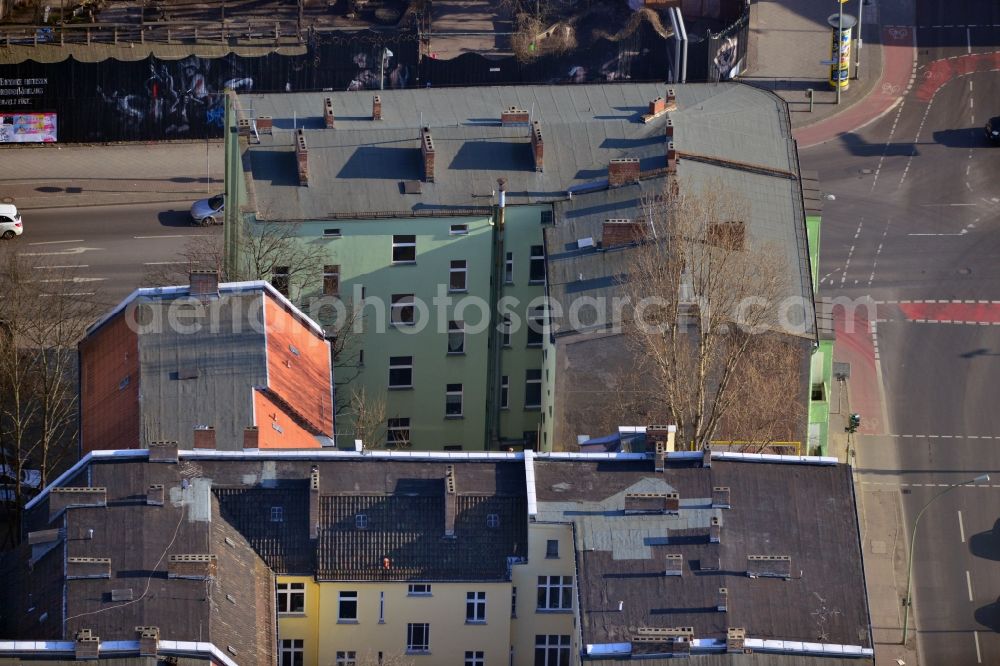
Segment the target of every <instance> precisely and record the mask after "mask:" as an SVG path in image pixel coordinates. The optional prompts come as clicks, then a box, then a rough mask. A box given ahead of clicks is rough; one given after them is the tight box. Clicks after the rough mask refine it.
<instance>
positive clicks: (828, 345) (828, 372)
mask: <svg viewBox="0 0 1000 666" xmlns="http://www.w3.org/2000/svg"><path fill="white" fill-rule="evenodd" d="M820 223H821V218H820V216H819V215H818V214H810V213H807V214H806V234H807V237H808V241H809V264H810V266H811V268H812V285H813V293H817V294H818V293H819V245H820V227H821V224H820ZM833 342H834V341H833V337H832V335H824V334H823V325H822V322H820V335H819V343H818V346H817V347H816V349H815V350H814V351H813V355H812V359H811V361H810V370H809V387H810V399H809V440H808V450H805V451H803V453H805V454H813V453H818V454H820V455H826V454H827V451H828V447H829V441H830V437H829V436H830V390H831V388H832V382H833Z"/></svg>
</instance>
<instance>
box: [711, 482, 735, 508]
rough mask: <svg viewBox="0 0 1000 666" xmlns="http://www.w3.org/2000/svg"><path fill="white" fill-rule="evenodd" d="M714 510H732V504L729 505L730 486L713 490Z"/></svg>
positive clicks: (717, 487)
mask: <svg viewBox="0 0 1000 666" xmlns="http://www.w3.org/2000/svg"><path fill="white" fill-rule="evenodd" d="M712 508H713V509H731V508H732V504H730V503H729V486H715V487H713V488H712Z"/></svg>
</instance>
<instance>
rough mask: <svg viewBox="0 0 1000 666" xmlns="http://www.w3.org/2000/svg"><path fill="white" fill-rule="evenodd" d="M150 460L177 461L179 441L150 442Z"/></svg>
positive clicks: (152, 461) (156, 461)
mask: <svg viewBox="0 0 1000 666" xmlns="http://www.w3.org/2000/svg"><path fill="white" fill-rule="evenodd" d="M149 462H151V463H175V464H176V463H177V442H150V443H149Z"/></svg>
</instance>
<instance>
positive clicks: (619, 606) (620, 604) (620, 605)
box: [618, 601, 625, 613]
mask: <svg viewBox="0 0 1000 666" xmlns="http://www.w3.org/2000/svg"><path fill="white" fill-rule="evenodd" d="M624 608H625V602H624V601H619V602H618V612H619V613H621V612H622V610H623V609H624Z"/></svg>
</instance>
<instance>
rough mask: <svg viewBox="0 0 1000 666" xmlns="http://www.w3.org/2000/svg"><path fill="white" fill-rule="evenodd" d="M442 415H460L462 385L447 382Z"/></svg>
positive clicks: (450, 416) (456, 416)
mask: <svg viewBox="0 0 1000 666" xmlns="http://www.w3.org/2000/svg"><path fill="white" fill-rule="evenodd" d="M444 415H445V416H446V417H448V418H458V417H460V416H462V385H461V384H447V385H446V386H445V396H444Z"/></svg>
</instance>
